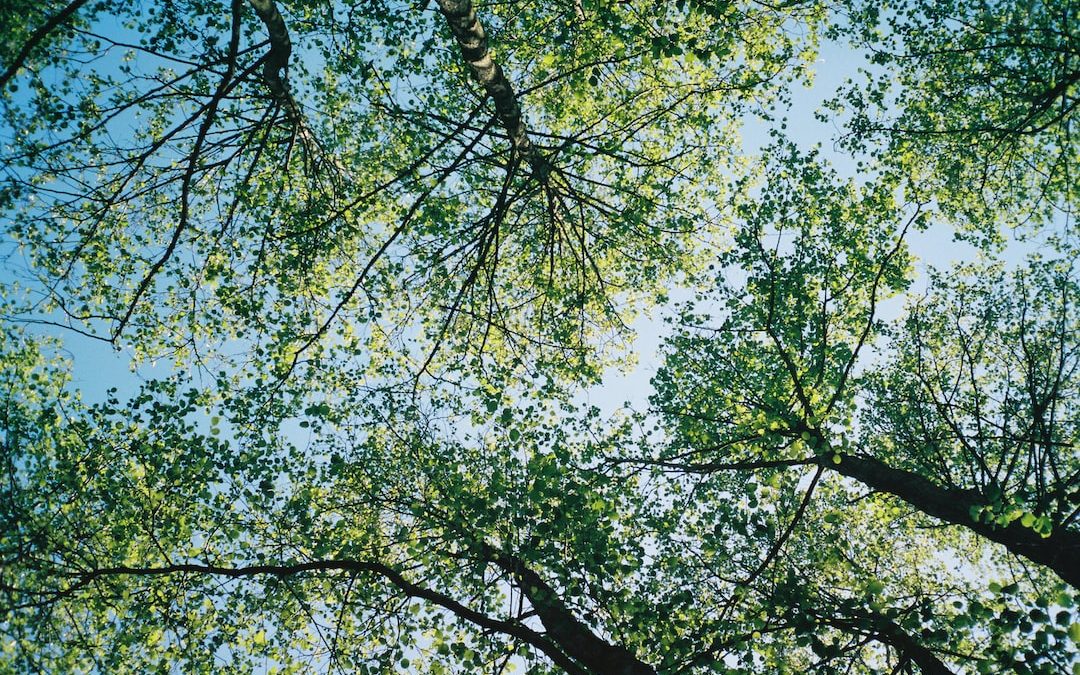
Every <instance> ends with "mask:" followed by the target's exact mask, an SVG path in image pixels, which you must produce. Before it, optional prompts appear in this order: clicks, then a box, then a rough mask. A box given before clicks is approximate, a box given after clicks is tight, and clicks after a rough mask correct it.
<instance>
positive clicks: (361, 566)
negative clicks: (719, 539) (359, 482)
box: [37, 560, 651, 675]
mask: <svg viewBox="0 0 1080 675" xmlns="http://www.w3.org/2000/svg"><path fill="white" fill-rule="evenodd" d="M332 571H342V572H352V573H364V574H374V575H376V576H380V577H382V578H384V579H386V580H387V581H389V582H390V583H391V584H393V585H394V586H395V587H396V588H397V589H398V590H400V591H401V592H403V593H404V594H405V595H407V596H409V597H411V598H419V599H421V600H427V601H428V602H430V603H432V604H434V605H438V606H439V607H442V608H443V609H446V610H448V611H450V612H451V613H452V614H454V615H455V616H457V617H459V618H461V619H464V620H465V621H468V622H470V623H472V624H475V625H477V626H479V627H480V628H484V629H486V630H491V631H496V632H499V633H502V634H504V635H508V636H510V637H513V638H516V639H518V640H520V641H522V642H524V643H526V644H529V645H532V646H534V647H536V648H537V649H539V650H540V651H541V652H543V653H544V654H545V655H547V656H548V658H550V659H551V660H552V661H553V662H554V663H555V664H556V665H558V666H559V667H560V668H562V669H563V670H565V671H566V672H568V673H571V674H572V675H586V674H585V673H584V671H582V669H581V668H580V667H578V665H577V664H575V663H574V662H573V661H571V660H570V659H569V658H567V657H566V655H564V654H563V653H562V652H560V651H559V650H558V649H557V648H556V647H555V646H554V645H552V644H551V641H550V640H549V639H548V638H547V637H545V636H544V635H541V634H540V633H537V632H536V631H534V630H532V629H530V628H528V627H526V626H523V625H522V624H520V623H518V622H516V621H502V620H499V619H494V618H492V617H490V616H488V615H487V614H483V613H481V612H478V611H476V610H474V609H470V608H469V607H466V606H465V605H462V604H461V603H459V602H458V601H456V600H454V599H453V598H451V597H449V596H446V595H443V594H442V593H439V592H437V591H433V590H431V589H428V588H424V587H423V586H419V585H417V584H414V583H412V582H411V581H409V580H408V579H406V578H405V577H404V576H403V575H402V574H401V573H400V572H398V571H397V570H395V569H394V568H392V567H389V566H387V565H383V564H382V563H376V562H367V561H363V560H315V561H311V562H305V563H297V564H295V565H251V566H248V567H219V566H217V565H200V564H179V565H165V566H162V567H129V566H123V565H122V566H118V567H106V568H100V569H96V570H91V571H89V572H85V573H83V574H79V575H77V580H76V581H75V583H74V584H72V585H71V586H69V587H68V588H66V589H63V590H61V591H57V592H56V593H55V594H54V595H53V597H54V598H55V599H59V598H61V597H67V596H70V595H72V594H74V593H75V592H77V591H78V590H80V589H82V588H85V587H86V586H89V585H90V584H92V583H93V582H94V581H95V580H97V579H101V578H105V577H115V576H140V577H153V576H168V575H172V574H206V575H214V576H223V577H231V578H245V577H254V576H278V577H288V576H293V575H296V574H301V573H304V572H332ZM37 604H40V603H37ZM650 672H651V671H650Z"/></svg>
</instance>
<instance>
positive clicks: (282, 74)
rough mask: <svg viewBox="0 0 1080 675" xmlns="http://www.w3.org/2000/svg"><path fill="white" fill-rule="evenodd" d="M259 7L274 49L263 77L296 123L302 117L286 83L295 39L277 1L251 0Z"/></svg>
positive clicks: (256, 11) (271, 48) (266, 62)
mask: <svg viewBox="0 0 1080 675" xmlns="http://www.w3.org/2000/svg"><path fill="white" fill-rule="evenodd" d="M248 3H249V4H250V5H251V6H252V7H253V8H254V9H255V13H256V14H258V15H259V19H260V20H261V21H262V22H263V25H264V26H266V32H267V34H268V35H269V37H270V52H269V53H268V54H267V55H266V60H265V61H263V80H265V81H266V86H267V87H268V88H269V89H270V93H271V94H273V95H274V98H276V99H277V100H278V101H280V102H281V104H282V105H283V106H284V107H285V111H286V113H287V114H288V115H289V118H290V119H291V120H292V121H293V122H296V121H298V120H299V119H300V118H299V112H300V111H299V110H297V106H296V101H295V100H294V99H293V97H292V94H291V93H289V88H288V86H287V85H286V83H285V78H286V76H287V69H288V66H289V57H290V56H291V55H292V40H290V39H289V29H288V28H287V27H286V26H285V19H284V18H283V17H282V16H281V12H279V11H278V8H277V5H275V4H274V0H248Z"/></svg>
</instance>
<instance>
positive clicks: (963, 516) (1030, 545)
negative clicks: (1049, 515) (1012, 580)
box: [822, 455, 1080, 588]
mask: <svg viewBox="0 0 1080 675" xmlns="http://www.w3.org/2000/svg"><path fill="white" fill-rule="evenodd" d="M822 462H823V465H825V466H828V467H829V468H832V469H833V470H835V471H837V472H839V473H841V474H843V475H845V476H848V477H849V478H854V479H855V480H857V481H859V482H860V483H863V484H864V485H867V486H868V487H871V488H873V489H875V490H878V491H881V492H887V493H889V494H891V495H894V496H896V497H899V498H900V499H902V500H904V501H905V502H907V503H908V504H911V505H912V506H914V507H915V508H916V509H918V510H919V511H922V512H923V513H925V514H927V515H931V516H934V517H935V518H940V519H941V520H944V521H945V522H948V523H952V524H953V525H961V526H963V527H966V528H968V529H969V530H972V531H974V532H976V533H977V534H979V535H981V536H983V537H985V538H987V539H989V540H990V541H993V542H997V543H999V544H1001V545H1003V546H1004V547H1005V548H1007V549H1008V550H1009V551H1010V552H1011V553H1014V554H1016V555H1018V556H1022V557H1024V558H1027V559H1028V560H1031V561H1032V562H1036V563H1039V564H1040V565H1045V566H1047V567H1049V568H1050V569H1051V570H1053V571H1054V572H1055V573H1056V574H1057V575H1058V576H1059V577H1061V578H1062V579H1064V580H1065V581H1066V582H1067V583H1069V584H1070V585H1072V586H1073V587H1074V588H1080V533H1077V532H1073V531H1069V530H1066V529H1064V528H1060V529H1058V530H1057V531H1055V532H1054V533H1053V534H1052V535H1051V536H1049V537H1043V536H1042V535H1040V534H1039V533H1037V532H1035V531H1034V530H1032V529H1030V528H1027V527H1024V526H1023V525H1021V524H1020V522H1019V521H1014V522H1012V523H1009V524H1008V525H1006V526H1005V527H999V526H996V525H992V524H989V523H983V522H976V521H974V520H973V519H972V517H971V509H972V507H976V508H978V507H981V506H984V505H985V500H984V499H983V498H982V496H981V495H980V494H979V493H978V492H976V491H974V490H958V489H947V488H943V487H940V486H938V485H936V484H935V483H933V482H932V481H930V480H929V479H927V478H925V477H924V476H920V475H919V474H917V473H913V472H911V471H904V470H902V469H895V468H893V467H891V466H889V465H887V464H885V463H884V462H881V461H879V460H877V459H873V458H871V457H856V456H853V455H840V463H839V464H833V463H832V461H831V460H829V459H823V460H822Z"/></svg>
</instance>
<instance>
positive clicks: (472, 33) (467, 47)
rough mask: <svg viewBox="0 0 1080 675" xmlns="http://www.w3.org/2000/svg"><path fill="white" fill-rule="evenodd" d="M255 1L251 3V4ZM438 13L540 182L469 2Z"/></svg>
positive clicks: (534, 153)
mask: <svg viewBox="0 0 1080 675" xmlns="http://www.w3.org/2000/svg"><path fill="white" fill-rule="evenodd" d="M254 1H255V0H252V2H254ZM438 3H439V11H440V12H442V15H443V16H444V17H445V18H446V23H447V24H448V25H449V26H450V32H451V33H453V34H454V38H455V39H456V40H457V43H458V46H459V47H460V48H461V55H462V57H464V58H465V61H466V62H467V63H468V64H469V68H470V69H471V70H472V73H473V76H474V77H476V80H477V82H479V83H480V86H482V87H483V88H484V91H485V92H486V93H487V95H488V96H490V97H491V100H492V101H493V102H494V103H495V113H496V115H498V118H499V121H500V122H501V123H502V126H503V129H505V130H506V133H507V134H508V135H509V136H510V142H511V144H513V146H514V150H515V151H517V153H518V154H519V155H520V156H521V158H522V159H524V160H525V161H526V162H527V163H528V164H529V166H531V167H532V169H533V173H534V174H536V175H537V176H538V177H541V178H543V177H544V176H546V175H547V173H548V171H549V170H550V167H549V166H548V164H547V160H546V159H544V157H543V156H542V155H541V154H540V151H539V150H537V148H536V146H535V145H533V143H532V140H531V139H530V138H529V132H528V129H527V128H526V126H525V121H524V120H523V119H522V116H521V106H519V105H518V102H517V96H516V94H515V93H514V87H513V85H511V84H510V80H508V79H507V77H506V74H505V73H504V72H503V69H502V67H501V66H500V65H499V64H498V63H496V62H495V60H494V59H493V58H491V52H490V51H489V50H488V42H487V35H485V34H484V27H483V26H482V25H481V24H480V21H479V20H478V19H477V18H476V12H475V10H474V9H473V6H472V2H471V1H470V0H438Z"/></svg>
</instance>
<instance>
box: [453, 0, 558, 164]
mask: <svg viewBox="0 0 1080 675" xmlns="http://www.w3.org/2000/svg"><path fill="white" fill-rule="evenodd" d="M438 4H439V11H440V12H441V13H442V15H443V16H444V17H445V18H446V23H447V24H448V25H449V26H450V32H451V33H453V34H454V39H456V40H457V43H458V47H460V48H461V56H462V57H463V58H464V59H465V62H466V63H468V64H469V68H470V69H471V70H472V73H473V76H474V77H475V78H476V81H477V82H479V83H480V86H481V87H483V88H484V91H485V92H486V93H487V95H488V96H490V97H491V100H492V102H494V103H495V114H496V115H497V116H498V118H499V122H500V123H501V124H502V127H503V129H505V130H506V133H507V135H508V136H509V137H510V143H511V144H512V145H513V147H514V150H515V151H516V152H517V153H518V155H519V156H520V157H521V159H523V160H524V161H525V162H526V163H527V164H528V165H529V166H530V167H532V170H533V174H534V175H536V176H538V177H539V178H541V179H542V178H543V177H544V176H546V175H547V173H548V171H549V170H550V167H549V166H548V163H547V160H546V159H545V158H544V157H543V155H541V154H540V151H539V150H538V149H537V148H536V146H535V145H533V142H532V139H530V138H529V131H528V129H527V128H526V126H525V121H524V120H523V119H522V115H521V106H520V105H518V101H517V95H516V94H515V93H514V87H513V85H512V84H511V83H510V80H509V79H507V77H506V74H505V73H504V72H503V69H502V67H501V66H500V65H499V64H498V63H496V62H495V60H494V59H493V58H492V57H491V52H490V50H489V49H488V42H487V35H485V33H484V27H483V25H481V23H480V21H479V19H477V18H476V11H475V10H474V9H473V6H472V3H471V2H469V0H438Z"/></svg>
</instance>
